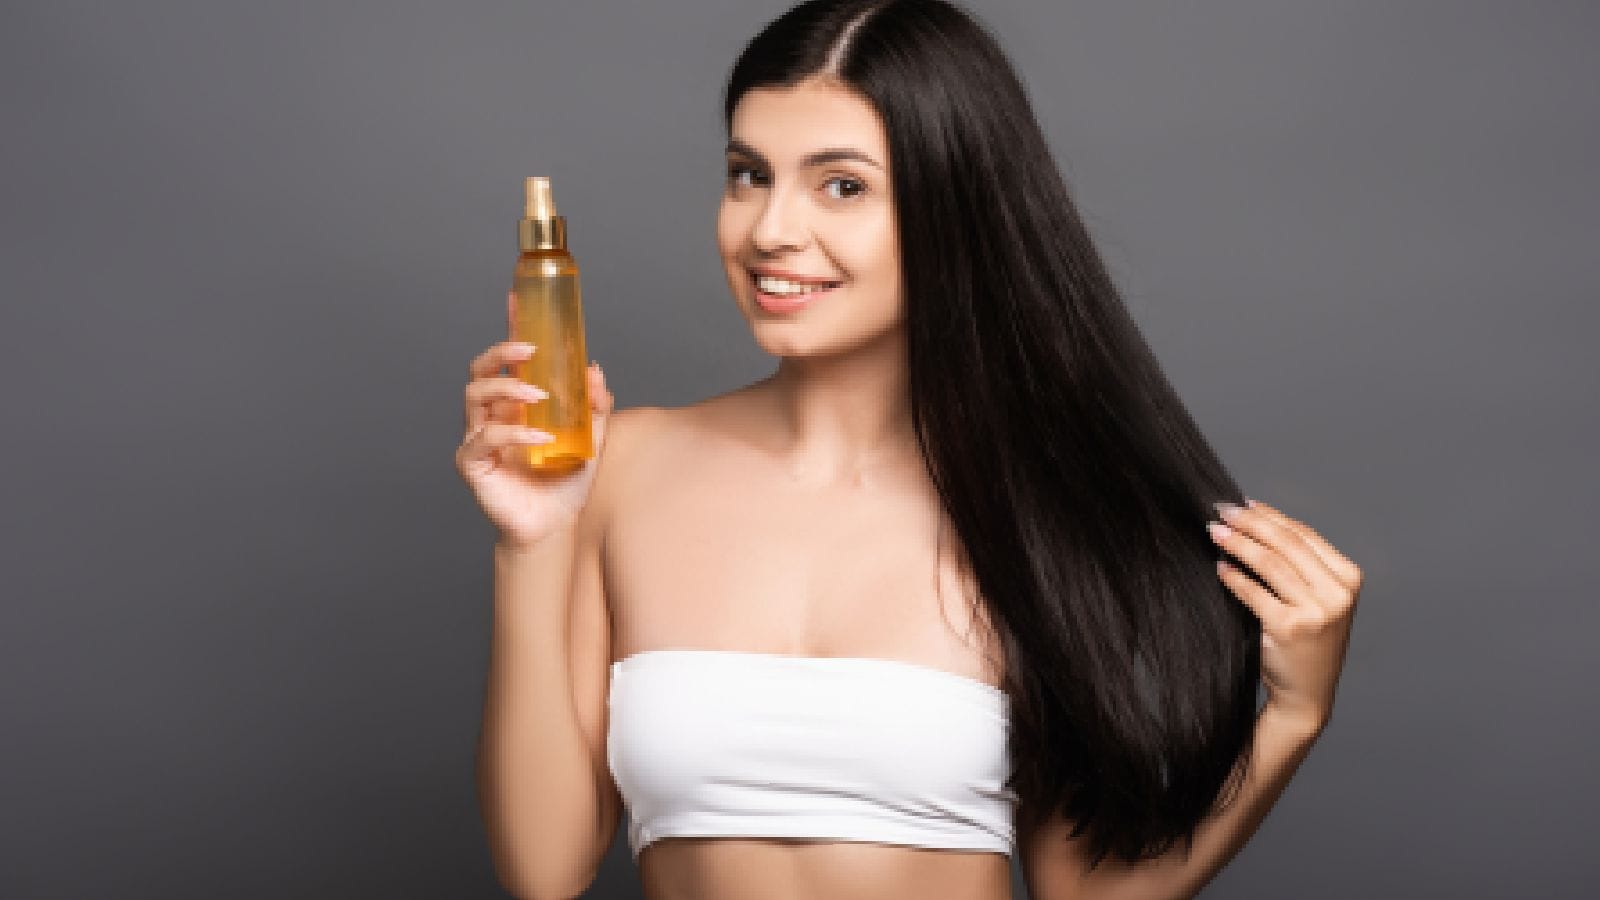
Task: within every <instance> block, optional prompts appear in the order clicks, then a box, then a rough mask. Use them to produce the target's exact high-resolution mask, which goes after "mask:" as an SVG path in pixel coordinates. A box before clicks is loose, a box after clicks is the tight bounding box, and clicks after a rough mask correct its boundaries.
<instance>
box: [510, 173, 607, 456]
mask: <svg viewBox="0 0 1600 900" xmlns="http://www.w3.org/2000/svg"><path fill="white" fill-rule="evenodd" d="M517 243H518V246H519V247H520V250H521V252H520V254H519V255H518V256H517V268H516V272H515V273H514V274H513V275H512V279H511V293H512V297H511V298H510V303H511V309H510V318H511V330H512V335H511V337H512V339H513V340H518V341H527V342H528V343H531V344H533V345H534V351H533V355H532V356H531V357H529V358H528V359H527V360H525V361H523V362H520V363H517V364H516V366H515V368H516V374H517V377H518V378H521V379H522V380H523V381H524V382H527V383H528V384H532V385H537V386H538V387H540V388H543V389H544V390H545V391H546V392H548V393H549V395H550V396H549V397H547V398H545V399H544V400H540V401H538V402H536V403H528V404H525V405H524V406H523V424H525V425H527V426H530V427H532V428H538V429H540V430H543V431H548V432H550V433H551V434H553V435H555V440H554V441H551V442H550V443H547V444H530V445H527V448H526V449H527V453H528V464H529V466H531V467H532V468H534V469H536V470H539V471H544V472H552V473H560V472H563V471H567V470H571V469H575V468H577V467H579V466H582V465H583V464H584V462H585V461H587V460H589V459H592V458H593V457H594V441H593V433H592V432H591V430H590V416H589V380H588V367H589V356H588V351H587V349H586V348H585V341H584V333H583V301H582V299H581V297H580V292H579V289H578V261H577V260H575V259H573V258H572V254H571V253H569V252H567V220H566V217H564V216H559V215H556V203H555V199H554V198H553V197H552V196H551V194H550V179H549V178H544V177H536V178H529V179H527V180H526V182H525V183H524V209H523V214H522V221H521V222H520V223H519V224H518V228H517Z"/></svg>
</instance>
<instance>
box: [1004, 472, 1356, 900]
mask: <svg viewBox="0 0 1600 900" xmlns="http://www.w3.org/2000/svg"><path fill="white" fill-rule="evenodd" d="M1218 513H1219V514H1220V516H1221V518H1222V521H1221V522H1210V523H1207V527H1208V528H1209V530H1210V531H1211V535H1212V538H1213V539H1214V540H1215V541H1216V542H1217V544H1218V545H1219V546H1221V547H1222V548H1223V549H1224V550H1226V551H1228V553H1229V554H1231V555H1232V556H1233V557H1234V558H1235V559H1238V560H1240V561H1242V562H1244V563H1245V564H1246V565H1248V566H1249V567H1250V568H1251V570H1253V571H1254V572H1255V573H1256V574H1257V575H1259V576H1260V577H1261V579H1262V580H1263V581H1265V582H1266V583H1267V585H1268V587H1266V588H1264V587H1262V586H1261V585H1259V584H1257V583H1256V582H1255V581H1254V580H1252V579H1251V578H1250V577H1249V576H1247V575H1246V574H1244V573H1243V572H1242V571H1240V570H1239V569H1237V568H1235V567H1234V566H1231V565H1229V564H1227V563H1226V562H1221V563H1219V564H1218V571H1219V573H1220V575H1221V578H1222V580H1223V582H1224V583H1225V584H1227V586H1228V587H1229V589H1231V590H1232V591H1233V592H1234V594H1235V595H1236V596H1238V598H1239V599H1240V600H1241V601H1243V602H1244V603H1245V604H1246V605H1247V606H1249V607H1250V609H1251V610H1252V611H1253V612H1254V613H1255V614H1256V617H1257V618H1259V619H1260V620H1261V677H1262V681H1263V682H1265V684H1266V686H1267V691H1268V697H1267V702H1266V704H1265V706H1263V707H1262V710H1261V712H1260V714H1259V715H1258V716H1257V719H1256V731H1255V740H1254V742H1253V744H1252V751H1253V753H1254V759H1253V761H1252V764H1251V767H1250V769H1249V771H1248V772H1247V773H1246V775H1245V779H1244V781H1243V783H1242V784H1241V785H1240V787H1239V792H1238V794H1237V795H1235V797H1234V798H1233V802H1231V803H1229V804H1228V805H1227V806H1226V807H1225V808H1223V809H1221V810H1219V811H1217V812H1214V813H1213V814H1212V815H1211V816H1210V817H1209V818H1207V819H1205V820H1203V821H1202V822H1201V823H1200V826H1199V828H1197V829H1196V831H1195V835H1194V846H1193V848H1192V849H1191V850H1190V851H1189V852H1187V853H1186V852H1185V849H1186V848H1185V847H1184V846H1183V845H1181V844H1180V845H1178V846H1176V847H1174V848H1173V849H1172V850H1171V851H1169V852H1168V853H1166V854H1165V855H1163V856H1159V857H1157V858H1155V859H1150V860H1145V861H1142V862H1140V863H1137V864H1133V865H1129V864H1120V863H1114V862H1113V861H1111V860H1105V861H1102V863H1101V865H1100V866H1098V867H1096V868H1095V869H1094V871H1092V872H1088V873H1082V871H1081V868H1078V874H1071V873H1068V872H1065V871H1061V869H1060V868H1056V867H1058V866H1059V860H1060V857H1059V856H1055V857H1054V859H1055V861H1054V862H1050V863H1047V862H1045V861H1044V860H1046V859H1049V858H1050V857H1049V856H1047V852H1046V851H1045V850H1042V849H1041V850H1040V851H1039V852H1037V853H1036V854H1034V857H1035V859H1037V860H1039V862H1038V863H1037V864H1036V866H1035V867H1034V868H1033V869H1031V870H1030V884H1033V883H1035V882H1034V879H1035V878H1037V879H1038V881H1037V883H1039V884H1040V885H1041V887H1044V886H1051V887H1054V888H1056V889H1055V891H1054V893H1051V892H1049V891H1048V890H1041V892H1040V893H1039V896H1040V897H1042V898H1051V897H1059V898H1063V900H1064V898H1068V897H1071V898H1082V900H1120V898H1124V897H1126V898H1139V900H1168V898H1171V900H1178V898H1188V897H1193V896H1194V895H1195V894H1197V893H1199V891H1200V889H1201V888H1202V887H1204V886H1205V885H1206V883H1207V882H1209V881H1210V880H1211V879H1212V877H1213V876H1215V875H1216V873H1217V872H1219V871H1221V869H1222V867H1223V866H1224V865H1226V864H1227V863H1228V861H1229V860H1231V859H1232V858H1233V857H1234V855H1235V854H1237V853H1238V852H1239V850H1240V849H1241V848H1242V847H1243V846H1244V845H1245V842H1246V841H1248V840H1249V839H1250V836H1251V835H1252V834H1254V833H1255V830H1256V827H1257V826H1258V825H1260V824H1261V820H1262V819H1264V818H1265V817H1266V815H1267V811H1268V810H1270V809H1271V808H1272V805H1273V804H1274V803H1276V802H1277V799H1278V796H1279V795H1280V794H1282V793H1283V789H1284V787H1285V786H1287V785H1288V783H1289V779H1290V777H1292V776H1293V775H1294V772H1295V770H1296V769H1297V768H1299V766H1300V762H1301V761H1302V760H1304V759H1305V757H1306V754H1307V753H1309V752H1310V750H1311V745H1312V744H1313V743H1314V742H1315V741H1316V739H1317V736H1318V735H1319V734H1321V733H1322V729H1323V728H1324V727H1325V726H1326V725H1327V724H1328V720H1329V718H1330V717H1331V716H1332V715H1333V696H1334V689H1335V686H1336V685H1337V683H1338V681H1339V673H1340V670H1341V669H1343V667H1344V656H1345V647H1346V646H1347V645H1348V643H1349V639H1350V624H1351V619H1352V617H1353V616H1354V615H1355V606H1356V598H1357V595H1358V594H1359V592H1360V590H1361V580H1362V574H1361V570H1360V569H1359V568H1358V567H1357V566H1356V564H1355V563H1353V562H1351V561H1350V560H1349V559H1348V558H1346V557H1345V556H1344V554H1342V553H1340V552H1339V551H1338V550H1335V549H1334V548H1333V546H1332V545H1331V544H1329V543H1328V542H1327V541H1326V540H1324V539H1323V538H1322V537H1321V536H1320V535H1318V534H1317V533H1316V532H1315V531H1312V530H1311V528H1310V527H1308V526H1307V525H1305V524H1303V523H1301V522H1297V521H1295V520H1294V519H1291V518H1289V517H1288V516H1286V515H1284V514H1283V513H1282V512H1280V511H1278V510H1277V509H1274V508H1272V507H1271V506H1268V505H1267V504H1265V503H1261V502H1259V501H1250V503H1249V504H1248V505H1247V506H1244V507H1237V506H1232V505H1231V504H1219V505H1218ZM1268 588H1270V590H1269V589H1268ZM1051 844H1056V851H1057V852H1058V849H1059V844H1058V842H1057V841H1054V840H1050V839H1049V838H1047V839H1046V840H1044V841H1041V842H1040V844H1039V846H1040V847H1041V848H1044V847H1049V846H1050V845H1051ZM1030 862H1032V860H1030ZM1074 867H1075V868H1077V864H1076V863H1075V864H1074ZM1052 868H1055V871H1051V869H1052Z"/></svg>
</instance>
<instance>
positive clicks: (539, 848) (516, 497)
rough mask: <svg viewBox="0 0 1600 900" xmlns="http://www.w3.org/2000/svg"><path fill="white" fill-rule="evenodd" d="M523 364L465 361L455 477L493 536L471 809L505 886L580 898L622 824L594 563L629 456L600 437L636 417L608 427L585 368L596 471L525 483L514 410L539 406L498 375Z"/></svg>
mask: <svg viewBox="0 0 1600 900" xmlns="http://www.w3.org/2000/svg"><path fill="white" fill-rule="evenodd" d="M528 352H529V351H528V350H527V348H525V347H524V348H520V349H519V348H517V347H515V346H514V344H513V342H505V343H502V344H497V345H495V346H494V347H491V348H490V349H489V350H487V351H485V353H483V354H482V355H480V356H479V357H478V358H477V359H475V360H474V361H473V363H472V366H471V373H472V380H471V381H470V382H469V384H468V388H467V432H468V436H467V438H466V439H465V440H464V441H463V442H462V445H461V448H460V449H459V450H458V451H457V455H456V463H457V468H458V470H459V471H460V473H461V475H462V477H463V478H464V479H465V480H466V481H467V482H468V484H469V485H470V486H471V487H472V488H473V491H474V493H475V494H476V496H477V499H478V501H479V503H480V505H482V506H483V508H484V511H485V512H486V513H487V515H488V517H489V519H490V520H491V521H492V522H493V524H494V525H495V526H496V529H497V531H498V535H499V537H498V540H497V541H496V543H495V545H494V550H493V555H494V607H493V632H492V637H491V641H490V659H489V672H488V678H487V683H486V685H485V694H484V707H483V723H482V728H481V731H480V733H479V739H478V748H477V768H476V778H477V788H478V801H479V807H480V811H481V814H482V817H483V824H484V829H485V832H486V836H487V838H488V841H489V847H490V853H491V857H492V859H493V862H494V868H495V873H496V875H497V876H498V877H499V879H500V882H501V884H502V886H503V887H505V888H506V890H508V891H509V892H511V893H512V895H513V896H516V897H519V898H524V900H544V898H568V897H574V896H577V895H578V894H580V893H582V891H583V890H584V889H585V888H586V887H587V886H588V884H589V882H590V880H592V878H593V873H594V871H595V870H596V869H597V868H598V866H599V862H600V859H601V858H602V857H603V856H604V854H605V851H606V850H607V849H608V848H609V847H610V843H611V839H612V837H613V836H614V833H615V828H616V823H617V820H618V809H617V807H619V806H620V805H621V804H620V798H619V797H618V796H617V791H616V788H615V787H614V785H613V782H612V779H611V774H610V771H609V770H608V768H607V767H606V765H605V756H604V750H603V748H604V738H605V735H604V727H605V721H606V719H605V717H606V715H607V711H606V709H605V708H604V701H605V692H604V689H603V688H604V686H605V685H606V684H608V682H609V674H610V673H609V662H608V660H609V658H610V638H609V616H608V614H607V613H606V611H605V610H606V603H605V597H604V593H603V586H602V584H603V579H602V578H601V571H600V570H601V562H600V560H601V548H602V545H603V542H604V534H605V528H606V522H607V518H608V515H609V510H610V509H611V503H610V501H609V498H610V496H611V495H612V494H613V493H614V492H615V489H616V488H615V486H614V485H615V482H617V481H618V480H619V478H618V475H617V472H618V470H619V469H622V468H626V466H625V464H623V463H622V462H621V461H619V459H618V457H619V455H620V454H619V453H618V452H617V448H616V447H615V445H616V444H621V443H626V442H625V441H623V440H621V439H615V438H608V437H607V434H606V432H608V431H611V432H627V431H629V430H631V427H630V425H629V422H631V421H632V420H633V419H634V418H635V417H636V414H640V413H642V412H643V410H638V411H635V410H625V411H620V412H618V413H616V414H615V415H612V414H611V407H612V398H611V395H610V393H609V391H608V390H607V389H606V387H605V381H604V376H603V374H602V373H601V372H599V370H598V368H596V367H591V369H590V370H589V373H588V377H589V385H588V387H589V396H590V404H591V408H592V412H593V416H592V420H593V425H594V438H595V443H594V446H595V456H594V459H592V460H591V461H590V462H589V463H588V464H586V465H585V466H584V467H583V468H582V469H580V470H578V471H576V472H574V473H570V474H567V475H564V476H538V477H535V476H533V475H532V474H531V473H530V472H528V471H527V470H526V469H525V468H524V467H522V466H521V465H520V463H519V462H518V461H519V460H520V458H521V456H522V453H523V452H524V451H522V449H521V445H522V444H526V443H531V442H538V441H540V440H543V439H545V438H544V436H543V435H542V434H541V433H538V432H537V431H535V430H533V429H527V428H524V427H522V426H521V425H520V424H518V423H519V422H520V420H521V413H520V410H521V406H522V404H523V403H527V402H538V398H537V397H536V396H535V395H534V392H532V391H530V390H529V389H528V387H527V386H526V385H522V384H520V383H518V381H517V379H516V378H515V377H514V376H508V375H505V374H502V371H501V370H502V369H503V368H504V367H505V366H507V365H510V364H512V363H514V362H515V361H516V360H517V359H521V358H525V357H526V356H527V354H528ZM613 419H614V420H615V421H611V420H613ZM578 669H581V671H575V670H578ZM580 706H581V707H582V710H581V712H580V709H579V707H580Z"/></svg>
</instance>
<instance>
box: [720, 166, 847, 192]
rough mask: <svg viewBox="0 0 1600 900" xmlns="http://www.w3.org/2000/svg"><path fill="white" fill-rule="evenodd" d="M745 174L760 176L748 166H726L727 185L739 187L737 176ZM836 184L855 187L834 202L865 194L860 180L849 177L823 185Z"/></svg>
mask: <svg viewBox="0 0 1600 900" xmlns="http://www.w3.org/2000/svg"><path fill="white" fill-rule="evenodd" d="M746 172H749V173H751V174H752V175H756V174H760V173H759V172H757V171H756V170H755V169H752V168H751V167H749V166H743V165H730V166H728V178H727V183H728V184H729V185H730V186H739V176H740V175H743V174H744V173H746ZM836 182H838V183H844V184H850V185H854V186H855V187H854V189H853V190H852V191H851V192H850V193H849V194H848V195H846V196H836V197H834V198H833V199H835V200H854V199H855V198H857V197H859V196H861V195H862V194H865V193H866V192H867V186H866V184H865V183H864V182H863V181H862V180H861V179H859V178H851V177H849V176H847V175H836V176H834V177H832V178H829V179H828V180H827V181H825V182H823V184H825V185H828V184H834V183H836Z"/></svg>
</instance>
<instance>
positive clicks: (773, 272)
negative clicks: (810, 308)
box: [749, 266, 839, 286]
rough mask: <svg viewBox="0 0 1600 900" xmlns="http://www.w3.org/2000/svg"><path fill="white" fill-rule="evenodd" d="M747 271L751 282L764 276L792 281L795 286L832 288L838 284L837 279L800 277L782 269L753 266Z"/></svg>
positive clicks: (818, 276)
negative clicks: (805, 285)
mask: <svg viewBox="0 0 1600 900" xmlns="http://www.w3.org/2000/svg"><path fill="white" fill-rule="evenodd" d="M749 271H750V278H751V280H752V281H753V280H755V278H756V277H757V276H762V275H765V276H767V277H769V278H781V279H783V280H784V281H793V282H794V283H796V284H826V285H834V286H837V285H838V284H839V281H838V279H835V278H824V277H822V276H820V275H800V274H797V273H794V272H785V271H783V270H782V269H773V268H769V267H767V266H755V267H752V268H751V269H750V270H749Z"/></svg>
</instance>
